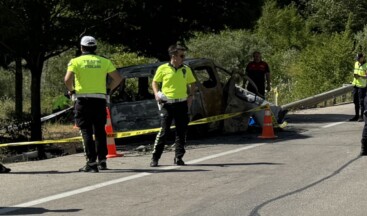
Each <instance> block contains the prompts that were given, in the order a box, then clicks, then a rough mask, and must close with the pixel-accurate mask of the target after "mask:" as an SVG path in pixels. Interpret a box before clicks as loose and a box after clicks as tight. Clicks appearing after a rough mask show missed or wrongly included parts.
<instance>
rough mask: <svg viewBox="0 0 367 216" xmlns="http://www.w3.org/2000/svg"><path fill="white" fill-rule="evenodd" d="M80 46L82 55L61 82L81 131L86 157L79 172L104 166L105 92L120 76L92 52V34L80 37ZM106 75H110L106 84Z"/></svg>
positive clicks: (117, 83) (119, 79)
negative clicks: (73, 104)
mask: <svg viewBox="0 0 367 216" xmlns="http://www.w3.org/2000/svg"><path fill="white" fill-rule="evenodd" d="M80 45H81V51H82V55H81V56H80V57H77V58H73V59H71V60H70V62H69V64H68V67H67V72H66V75H65V78H64V81H65V85H66V87H67V88H68V90H69V94H70V95H72V98H75V107H74V109H75V110H74V114H75V122H76V124H77V126H78V127H79V128H80V131H81V133H82V137H83V144H84V149H85V153H86V156H87V163H86V165H85V166H84V167H82V168H80V169H79V171H80V172H98V171H99V169H102V170H104V169H107V164H106V156H107V153H108V152H107V143H106V132H105V124H106V118H107V113H106V105H107V104H106V99H107V95H108V94H109V92H110V90H113V89H115V88H116V87H117V86H118V85H119V84H120V83H121V81H122V77H121V76H120V74H119V73H118V72H117V71H116V68H115V67H114V66H113V64H112V62H111V61H110V60H108V59H106V58H103V57H101V56H98V55H96V54H95V51H96V49H97V41H96V40H95V38H94V37H91V36H84V37H83V38H82V40H81V42H80ZM107 76H110V77H111V78H112V82H110V83H109V84H108V86H107V80H106V78H107ZM106 86H107V87H106ZM93 134H94V136H95V141H94V140H93ZM97 159H98V163H97Z"/></svg>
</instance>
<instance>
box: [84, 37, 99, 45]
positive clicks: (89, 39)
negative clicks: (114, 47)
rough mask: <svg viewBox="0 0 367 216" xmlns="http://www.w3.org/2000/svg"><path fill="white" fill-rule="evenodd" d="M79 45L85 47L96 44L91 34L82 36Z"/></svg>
mask: <svg viewBox="0 0 367 216" xmlns="http://www.w3.org/2000/svg"><path fill="white" fill-rule="evenodd" d="M80 45H82V46H86V47H92V46H97V41H96V39H95V38H94V37H92V36H84V37H82V40H81V41H80Z"/></svg>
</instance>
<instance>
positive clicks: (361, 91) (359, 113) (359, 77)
mask: <svg viewBox="0 0 367 216" xmlns="http://www.w3.org/2000/svg"><path fill="white" fill-rule="evenodd" d="M356 60H357V61H356V62H355V64H354V72H353V76H354V79H353V82H352V85H353V86H354V89H353V103H354V109H355V115H354V116H353V118H351V119H349V121H360V122H362V121H363V113H364V109H365V107H364V97H365V96H366V84H367V81H366V70H367V64H365V56H364V55H363V54H362V53H359V54H357V56H356Z"/></svg>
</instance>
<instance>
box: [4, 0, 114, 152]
mask: <svg viewBox="0 0 367 216" xmlns="http://www.w3.org/2000/svg"><path fill="white" fill-rule="evenodd" d="M111 6H112V8H116V7H114V5H112V3H111V4H109V3H106V2H104V1H99V0H94V1H88V2H86V1H81V0H77V1H71V0H1V1H0V26H1V28H2V29H1V30H2V31H1V32H2V33H4V34H3V36H2V37H1V40H0V46H1V48H2V49H4V50H7V51H8V53H10V52H14V53H16V54H17V55H18V56H20V57H22V58H23V59H25V61H26V63H27V65H26V66H27V67H28V68H29V69H30V71H31V74H32V78H31V92H32V93H31V115H32V123H31V140H41V139H42V130H41V121H40V119H41V113H40V110H41V109H40V108H41V107H40V104H41V103H40V102H41V95H40V89H41V86H40V85H41V84H40V81H41V74H42V69H43V64H44V62H45V60H47V59H49V58H51V57H53V56H56V55H58V54H60V53H63V52H64V51H66V50H68V49H70V48H72V47H75V46H76V45H77V42H78V41H79V37H80V36H81V35H82V34H83V33H88V30H89V29H88V28H90V27H93V26H98V25H101V24H102V23H103V22H104V20H105V17H110V16H111V14H110V13H111V10H110V9H109V7H111ZM80 23H83V25H80ZM39 157H40V158H44V157H45V155H44V152H43V150H42V148H39Z"/></svg>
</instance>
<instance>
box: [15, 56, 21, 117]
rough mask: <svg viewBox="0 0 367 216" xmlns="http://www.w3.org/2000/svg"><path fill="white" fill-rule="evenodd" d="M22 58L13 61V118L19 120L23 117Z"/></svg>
mask: <svg viewBox="0 0 367 216" xmlns="http://www.w3.org/2000/svg"><path fill="white" fill-rule="evenodd" d="M22 72H23V71H22V58H21V57H16V59H15V116H16V118H17V119H20V118H21V117H22V116H23V73H22Z"/></svg>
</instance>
